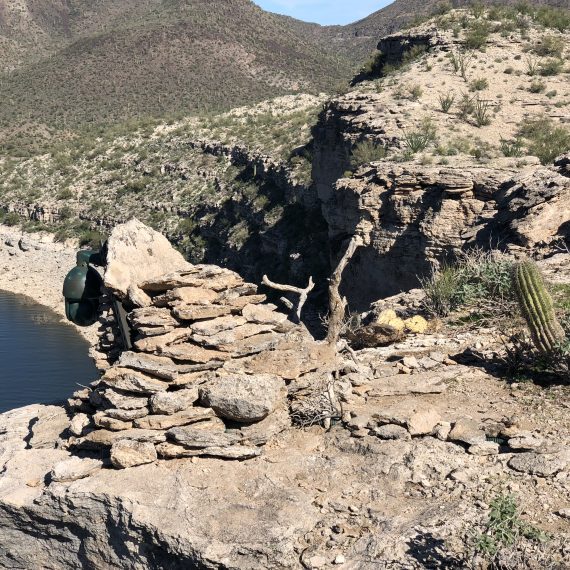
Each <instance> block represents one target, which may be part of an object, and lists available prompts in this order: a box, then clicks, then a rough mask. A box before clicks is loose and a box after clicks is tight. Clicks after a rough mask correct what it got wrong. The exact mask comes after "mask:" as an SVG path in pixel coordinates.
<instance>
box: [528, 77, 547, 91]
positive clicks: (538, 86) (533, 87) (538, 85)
mask: <svg viewBox="0 0 570 570" xmlns="http://www.w3.org/2000/svg"><path fill="white" fill-rule="evenodd" d="M545 89H546V85H545V83H544V81H540V80H538V79H536V80H534V81H533V82H531V84H530V87H529V88H528V90H529V91H530V92H531V93H542V92H543V91H544V90H545Z"/></svg>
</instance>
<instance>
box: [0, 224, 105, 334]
mask: <svg viewBox="0 0 570 570" xmlns="http://www.w3.org/2000/svg"><path fill="white" fill-rule="evenodd" d="M22 238H23V240H24V243H25V244H27V245H28V246H29V250H28V251H22V248H21V247H20V246H19V242H20V239H22ZM10 244H12V245H10ZM75 254H76V249H75V248H74V247H73V246H72V245H71V244H61V243H54V241H53V236H52V235H50V234H45V233H36V234H26V233H23V232H22V231H21V230H19V229H17V228H11V227H7V226H2V225H0V289H2V290H4V291H9V292H11V293H16V294H19V295H25V296H26V297H30V298H31V299H33V300H34V301H35V302H37V303H39V304H40V305H44V306H46V307H48V308H50V309H51V310H53V311H55V312H56V313H57V314H58V315H59V316H60V317H61V318H62V320H65V307H64V300H63V295H62V292H61V291H62V286H63V280H64V278H65V275H66V274H67V273H68V271H69V270H70V269H72V268H73V267H74V266H75ZM65 322H67V321H65ZM70 326H74V328H76V330H77V331H78V332H79V333H80V334H81V335H82V336H83V337H84V338H85V339H86V340H87V341H88V342H89V343H90V344H91V345H93V344H94V343H95V341H96V338H97V325H94V326H92V327H75V325H70Z"/></svg>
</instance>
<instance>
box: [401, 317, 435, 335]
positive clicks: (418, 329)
mask: <svg viewBox="0 0 570 570" xmlns="http://www.w3.org/2000/svg"><path fill="white" fill-rule="evenodd" d="M404 325H405V328H406V330H407V331H409V332H411V333H416V334H421V333H424V332H426V331H427V329H428V328H429V323H428V322H427V321H426V320H425V319H424V318H423V317H422V316H420V315H415V316H414V317H410V318H409V319H406V320H405V321H404Z"/></svg>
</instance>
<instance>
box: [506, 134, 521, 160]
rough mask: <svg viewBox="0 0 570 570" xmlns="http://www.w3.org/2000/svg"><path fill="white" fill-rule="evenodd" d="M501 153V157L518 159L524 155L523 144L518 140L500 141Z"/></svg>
mask: <svg viewBox="0 0 570 570" xmlns="http://www.w3.org/2000/svg"><path fill="white" fill-rule="evenodd" d="M501 152H502V153H503V156H509V157H520V156H523V155H524V151H523V144H522V141H521V140H520V139H513V140H505V139H503V138H502V139H501Z"/></svg>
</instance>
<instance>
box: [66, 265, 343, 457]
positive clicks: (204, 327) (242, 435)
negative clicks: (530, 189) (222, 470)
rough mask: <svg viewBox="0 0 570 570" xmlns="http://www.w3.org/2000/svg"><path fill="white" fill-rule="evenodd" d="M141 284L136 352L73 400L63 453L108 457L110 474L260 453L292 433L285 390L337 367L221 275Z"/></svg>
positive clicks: (231, 276)
mask: <svg viewBox="0 0 570 570" xmlns="http://www.w3.org/2000/svg"><path fill="white" fill-rule="evenodd" d="M136 287H137V289H136V291H137V293H136V296H137V298H138V299H139V301H140V300H141V299H144V304H145V306H139V307H136V308H134V309H132V310H131V311H130V312H129V313H128V320H129V322H130V325H131V327H132V330H133V340H134V347H133V349H132V350H130V351H124V352H122V353H120V355H119V356H118V359H117V360H116V362H115V363H114V364H113V365H112V366H110V367H109V368H108V369H107V370H105V372H104V373H103V375H102V377H101V378H100V379H99V380H97V381H96V382H94V383H93V384H91V386H90V387H89V388H86V389H83V390H80V391H78V392H76V393H75V394H74V396H73V398H71V399H70V400H69V401H68V403H69V405H70V407H71V409H72V411H73V412H74V417H73V419H72V422H71V428H70V432H71V434H72V436H71V437H70V439H69V442H68V443H69V446H70V447H71V448H74V449H78V450H103V451H104V452H108V453H109V454H110V459H111V462H112V464H113V465H114V466H115V467H118V468H125V467H130V466H134V465H140V464H143V463H149V462H153V461H155V460H156V459H157V458H164V459H173V458H182V457H193V456H200V455H203V456H213V457H222V458H226V459H247V458H252V457H256V456H258V455H260V453H261V446H263V445H264V444H265V443H267V441H268V440H269V439H270V438H271V437H272V436H274V435H276V434H277V433H279V432H281V431H283V430H284V429H285V428H287V427H288V426H289V425H290V419H289V412H288V404H287V383H288V382H290V381H292V380H296V379H297V378H300V377H302V376H303V375H306V374H309V373H311V372H314V371H315V370H317V369H319V368H323V367H324V368H327V366H330V363H331V362H332V360H331V354H330V349H329V347H328V346H327V345H323V344H319V343H317V342H315V341H314V340H313V339H312V337H311V336H310V335H309V333H308V332H307V331H306V329H305V328H304V327H302V326H299V325H295V324H294V323H292V322H291V321H290V320H288V318H287V316H286V315H284V314H282V313H280V312H278V311H277V309H276V307H275V306H274V305H271V304H266V303H264V302H265V296H264V295H261V294H259V293H258V291H257V286H255V285H253V284H251V283H245V282H244V281H243V280H242V279H241V277H240V276H239V275H238V274H237V273H234V272H232V271H229V270H227V269H222V268H220V267H216V266H211V265H196V266H188V267H185V268H184V269H181V270H177V271H174V272H171V273H167V274H164V275H162V276H158V277H153V278H152V279H149V280H146V281H143V282H140V283H137V285H136ZM131 290H132V289H131ZM127 302H128V299H127ZM127 302H126V303H125V304H127ZM130 302H131V304H134V303H132V300H131V301H130ZM327 363H328V365H327Z"/></svg>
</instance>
